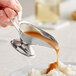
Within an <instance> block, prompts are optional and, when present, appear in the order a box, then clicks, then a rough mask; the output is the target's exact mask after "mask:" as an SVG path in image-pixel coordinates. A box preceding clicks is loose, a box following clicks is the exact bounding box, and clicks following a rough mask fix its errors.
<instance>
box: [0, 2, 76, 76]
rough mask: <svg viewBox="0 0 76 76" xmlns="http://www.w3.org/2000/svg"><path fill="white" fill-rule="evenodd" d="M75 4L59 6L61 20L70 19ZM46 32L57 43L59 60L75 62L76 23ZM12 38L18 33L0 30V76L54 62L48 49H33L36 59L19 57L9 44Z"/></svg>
mask: <svg viewBox="0 0 76 76" xmlns="http://www.w3.org/2000/svg"><path fill="white" fill-rule="evenodd" d="M75 2H76V1H75ZM75 2H70V1H69V2H66V3H63V4H62V5H61V18H62V19H68V18H69V19H70V17H71V16H70V14H71V12H72V11H73V10H75V9H76V8H75V7H76V5H75ZM67 6H68V7H67ZM46 31H47V32H49V33H50V34H51V35H53V36H54V37H55V38H56V39H57V40H58V42H59V45H60V53H59V60H61V61H62V62H76V22H75V21H70V25H69V26H67V27H64V28H62V29H59V30H46ZM14 38H18V33H17V31H16V29H15V28H14V27H7V28H0V76H9V75H10V73H11V72H13V71H15V70H17V69H20V68H23V67H26V66H27V65H35V64H40V63H41V64H42V63H45V64H48V63H49V61H53V60H55V57H56V56H55V52H54V51H50V49H49V48H42V47H34V51H35V52H36V54H37V57H36V58H27V57H25V56H23V55H21V54H20V53H18V52H17V51H16V50H15V49H14V48H13V47H12V46H11V44H10V41H11V40H12V39H14ZM49 52H50V53H49ZM54 56H55V57H54Z"/></svg>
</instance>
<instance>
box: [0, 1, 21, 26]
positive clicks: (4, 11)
mask: <svg viewBox="0 0 76 76" xmlns="http://www.w3.org/2000/svg"><path fill="white" fill-rule="evenodd" d="M21 10H22V7H21V5H20V3H19V2H18V0H0V26H2V27H6V26H7V25H12V23H11V22H10V20H9V18H13V19H14V20H15V21H17V13H16V12H15V11H18V12H19V11H21Z"/></svg>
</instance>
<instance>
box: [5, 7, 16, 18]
mask: <svg viewBox="0 0 76 76" xmlns="http://www.w3.org/2000/svg"><path fill="white" fill-rule="evenodd" d="M4 12H5V14H6V16H7V17H8V18H15V17H16V16H17V13H16V12H15V11H14V10H12V9H10V8H5V9H4Z"/></svg>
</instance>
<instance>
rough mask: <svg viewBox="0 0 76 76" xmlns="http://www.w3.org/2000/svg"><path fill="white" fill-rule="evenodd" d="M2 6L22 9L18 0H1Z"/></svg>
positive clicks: (17, 9) (16, 9)
mask: <svg viewBox="0 0 76 76" xmlns="http://www.w3.org/2000/svg"><path fill="white" fill-rule="evenodd" d="M0 6H1V7H9V8H11V9H13V10H15V11H21V10H22V7H21V5H20V3H19V2H18V0H0Z"/></svg>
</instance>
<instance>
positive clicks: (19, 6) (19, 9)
mask: <svg viewBox="0 0 76 76" xmlns="http://www.w3.org/2000/svg"><path fill="white" fill-rule="evenodd" d="M16 8H17V9H18V11H21V10H22V7H21V5H20V3H19V2H17V4H16Z"/></svg>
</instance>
